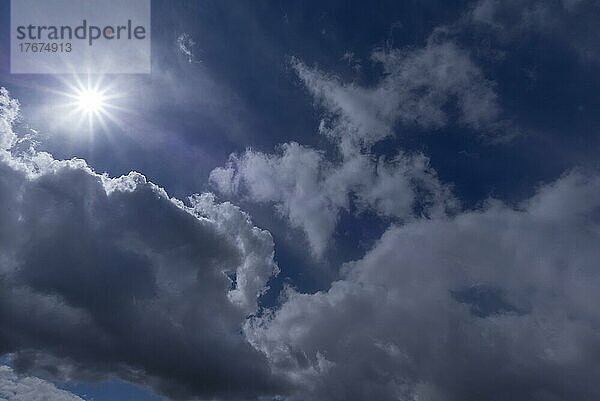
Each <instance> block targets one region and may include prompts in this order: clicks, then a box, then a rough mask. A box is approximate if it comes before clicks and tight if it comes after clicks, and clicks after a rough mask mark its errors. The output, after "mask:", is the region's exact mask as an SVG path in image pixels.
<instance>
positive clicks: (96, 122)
mask: <svg viewBox="0 0 600 401" xmlns="http://www.w3.org/2000/svg"><path fill="white" fill-rule="evenodd" d="M102 78H103V77H96V78H95V79H94V78H93V77H92V76H88V77H87V79H85V80H81V79H79V78H78V77H75V79H74V81H71V82H67V81H65V86H66V90H65V91H61V92H58V93H59V94H61V95H62V96H64V97H65V99H67V101H66V102H64V103H62V107H63V109H64V114H63V115H62V118H61V121H62V122H65V123H66V122H69V123H70V124H72V123H73V122H75V124H74V125H72V126H74V127H78V128H80V127H81V126H82V124H87V126H88V127H89V129H90V130H92V131H96V129H97V128H104V129H107V127H108V125H107V124H110V123H114V124H119V121H118V120H117V117H118V114H119V113H120V112H125V111H126V110H125V109H123V107H122V100H123V98H124V94H123V92H122V91H119V90H117V88H116V85H115V84H114V83H113V84H112V85H110V84H107V83H106V82H104V80H103V79H102Z"/></svg>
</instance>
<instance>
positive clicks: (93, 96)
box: [76, 89, 106, 114]
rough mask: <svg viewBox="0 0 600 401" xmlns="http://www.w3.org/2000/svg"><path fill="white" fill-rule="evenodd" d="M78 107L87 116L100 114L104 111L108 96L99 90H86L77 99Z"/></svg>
mask: <svg viewBox="0 0 600 401" xmlns="http://www.w3.org/2000/svg"><path fill="white" fill-rule="evenodd" d="M76 101H77V107H78V108H79V110H80V111H82V112H84V113H86V114H98V113H101V112H103V111H104V108H105V106H106V96H104V94H103V93H102V92H100V91H98V90H93V89H85V90H82V91H80V92H79V93H78V94H77V97H76Z"/></svg>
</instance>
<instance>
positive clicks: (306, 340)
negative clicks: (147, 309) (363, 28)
mask: <svg viewBox="0 0 600 401" xmlns="http://www.w3.org/2000/svg"><path fill="white" fill-rule="evenodd" d="M598 210H600V178H598V177H597V176H589V175H585V174H583V173H578V172H574V173H571V174H568V175H566V176H564V177H563V178H561V179H560V180H558V181H557V182H555V183H553V184H550V185H547V186H545V187H543V188H541V190H540V191H539V193H538V194H537V195H536V196H534V197H533V198H531V199H529V200H527V201H525V202H523V203H522V204H521V205H519V206H518V207H516V208H512V207H509V206H507V205H505V204H503V203H501V202H499V201H490V202H489V203H488V205H487V206H486V207H485V208H484V209H483V210H480V211H470V212H464V213H461V214H459V215H457V216H455V217H453V218H442V219H432V220H418V221H414V222H411V223H408V224H406V225H403V226H393V227H391V228H390V229H389V230H388V231H387V232H386V233H385V235H383V237H382V238H381V239H380V241H379V242H378V243H377V244H376V245H375V246H374V248H373V249H372V250H371V251H370V252H368V253H367V255H365V257H364V258H362V259H361V260H359V261H356V262H353V263H349V264H347V265H346V266H345V267H344V273H343V277H342V278H341V279H340V280H338V281H336V282H334V283H333V284H332V285H331V288H330V289H329V290H328V291H324V292H318V293H315V294H302V293H299V292H296V291H294V290H288V291H287V293H286V300H285V301H284V302H283V304H282V305H281V306H280V307H279V308H277V309H275V310H273V311H271V312H270V313H266V314H264V315H263V316H262V317H260V318H256V319H253V320H252V321H250V322H249V323H248V324H247V326H246V328H245V330H246V334H247V336H248V337H249V338H250V339H251V341H252V343H253V344H254V346H255V347H256V348H258V349H260V350H262V351H263V352H264V354H265V355H266V356H267V357H268V359H269V361H270V362H271V363H272V365H273V366H274V368H275V369H277V370H278V371H279V372H281V373H282V374H284V375H287V376H288V377H289V379H290V380H291V381H293V382H294V383H295V384H296V386H297V389H298V398H301V399H308V400H364V399H377V400H399V399H400V400H428V401H459V400H476V399H477V400H490V401H493V400H498V401H500V400H507V399H510V400H516V401H518V400H523V401H525V400H544V401H546V400H573V399H597V398H598V397H599V396H600V392H599V391H598V388H597V386H596V385H595V383H596V378H597V377H598V375H599V374H600V371H599V369H598V363H597V353H596V349H598V347H599V346H600V332H599V331H598V323H599V322H600V314H599V313H598V311H597V308H596V307H595V305H597V303H598V296H597V288H598V286H599V285H600V275H598V272H597V261H598V260H599V258H600V249H599V248H598V246H597V245H598V243H600V219H599V217H600V216H599V214H598Z"/></svg>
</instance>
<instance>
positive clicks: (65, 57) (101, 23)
mask: <svg viewBox="0 0 600 401" xmlns="http://www.w3.org/2000/svg"><path fill="white" fill-rule="evenodd" d="M10 5H11V33H10V40H11V60H10V66H11V72H12V73H14V74H64V73H90V74H149V73H150V65H151V58H150V49H151V46H150V0H11V4H10Z"/></svg>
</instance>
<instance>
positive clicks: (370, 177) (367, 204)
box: [210, 143, 456, 257]
mask: <svg viewBox="0 0 600 401" xmlns="http://www.w3.org/2000/svg"><path fill="white" fill-rule="evenodd" d="M210 180H211V182H212V183H213V185H214V186H215V187H216V188H217V189H218V190H219V191H220V192H222V193H224V194H229V195H231V194H235V193H243V194H246V195H247V196H248V197H249V198H250V199H252V200H253V201H256V202H267V203H270V202H272V203H274V205H275V207H276V209H277V210H278V212H279V213H280V214H282V215H283V216H285V217H286V218H287V219H288V220H289V222H290V224H291V225H292V227H296V228H301V229H302V230H303V231H304V233H305V234H306V238H307V240H308V242H309V244H310V248H311V251H312V253H313V254H314V255H315V256H316V257H320V256H322V255H323V253H324V252H325V250H326V248H327V246H328V245H329V243H330V241H331V238H332V236H333V234H334V231H335V227H336V224H337V222H338V217H339V213H340V211H341V210H350V207H351V203H352V202H354V204H355V205H356V206H357V208H358V210H359V211H360V210H374V211H375V212H376V213H378V214H380V215H381V216H384V217H391V218H394V219H398V220H409V219H412V218H413V215H414V214H415V212H416V211H417V209H420V212H419V213H418V214H424V215H428V216H433V215H439V214H445V213H446V211H447V210H451V209H454V208H455V207H456V201H455V200H454V198H453V197H452V195H451V193H450V191H449V189H448V188H447V187H446V186H444V185H443V184H441V183H440V182H439V181H438V179H437V177H436V175H435V172H434V171H433V170H432V169H431V168H430V167H429V161H428V159H427V158H426V157H424V156H423V155H415V156H409V155H405V154H398V155H397V156H396V157H395V158H394V159H393V160H389V161H388V160H386V159H385V158H379V159H376V160H374V158H373V157H372V156H371V155H369V154H365V153H361V152H357V153H355V154H353V155H352V156H349V157H347V158H345V159H344V160H342V161H341V162H339V163H331V162H328V161H327V160H326V159H325V155H324V154H323V153H322V152H319V151H316V150H314V149H310V148H307V147H304V146H302V145H299V144H297V143H289V144H285V145H283V146H281V149H280V153H279V154H274V155H268V154H264V153H261V152H256V151H252V150H248V151H246V152H245V153H244V154H243V155H242V156H241V157H238V156H236V155H233V156H232V157H231V159H230V161H229V163H228V165H227V166H226V167H224V168H217V169H215V170H214V171H213V172H212V173H211V175H210ZM417 192H418V193H417ZM352 195H354V198H355V199H354V201H353V200H352V199H351V198H352Z"/></svg>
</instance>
